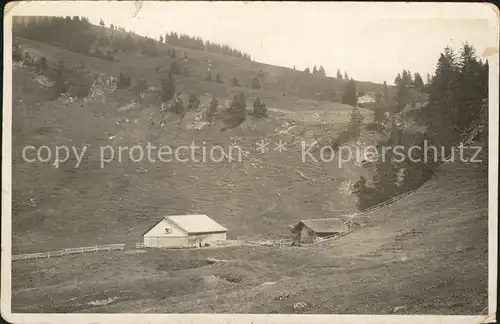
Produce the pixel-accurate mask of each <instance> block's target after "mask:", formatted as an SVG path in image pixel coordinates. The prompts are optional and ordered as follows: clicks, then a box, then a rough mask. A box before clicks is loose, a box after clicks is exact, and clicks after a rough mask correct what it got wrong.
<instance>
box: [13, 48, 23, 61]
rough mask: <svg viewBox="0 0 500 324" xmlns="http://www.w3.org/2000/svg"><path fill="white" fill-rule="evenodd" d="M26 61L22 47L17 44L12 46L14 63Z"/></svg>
mask: <svg viewBox="0 0 500 324" xmlns="http://www.w3.org/2000/svg"><path fill="white" fill-rule="evenodd" d="M23 59H24V57H23V52H22V50H21V45H19V44H15V45H14V46H12V60H13V61H14V62H22V61H23Z"/></svg>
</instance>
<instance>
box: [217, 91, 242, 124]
mask: <svg viewBox="0 0 500 324" xmlns="http://www.w3.org/2000/svg"><path fill="white" fill-rule="evenodd" d="M246 116H247V113H246V100H245V95H244V94H243V92H240V93H239V94H237V95H236V96H234V98H233V100H232V101H231V105H230V107H229V109H227V111H226V118H225V119H224V124H225V125H226V126H225V127H223V128H222V129H221V131H225V130H227V129H232V128H235V127H238V126H239V125H241V123H243V122H244V121H245V119H246Z"/></svg>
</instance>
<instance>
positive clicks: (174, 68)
mask: <svg viewBox="0 0 500 324" xmlns="http://www.w3.org/2000/svg"><path fill="white" fill-rule="evenodd" d="M170 73H172V74H181V69H180V67H179V63H177V62H172V63H171V64H170Z"/></svg>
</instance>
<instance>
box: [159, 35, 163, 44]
mask: <svg viewBox="0 0 500 324" xmlns="http://www.w3.org/2000/svg"><path fill="white" fill-rule="evenodd" d="M159 42H160V44H162V43H163V35H160V40H159Z"/></svg>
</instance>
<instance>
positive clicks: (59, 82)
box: [51, 61, 67, 100]
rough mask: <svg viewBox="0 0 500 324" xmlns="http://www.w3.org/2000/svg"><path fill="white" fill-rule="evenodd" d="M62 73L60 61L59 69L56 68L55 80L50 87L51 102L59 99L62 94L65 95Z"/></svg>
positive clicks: (62, 63)
mask: <svg viewBox="0 0 500 324" xmlns="http://www.w3.org/2000/svg"><path fill="white" fill-rule="evenodd" d="M64 73H65V68H64V62H63V61H61V62H60V63H59V67H58V68H57V72H56V80H55V82H54V85H53V86H52V95H51V99H52V100H55V99H57V98H59V97H60V96H61V94H62V93H65V92H66V91H67V86H66V80H65V76H64Z"/></svg>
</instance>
